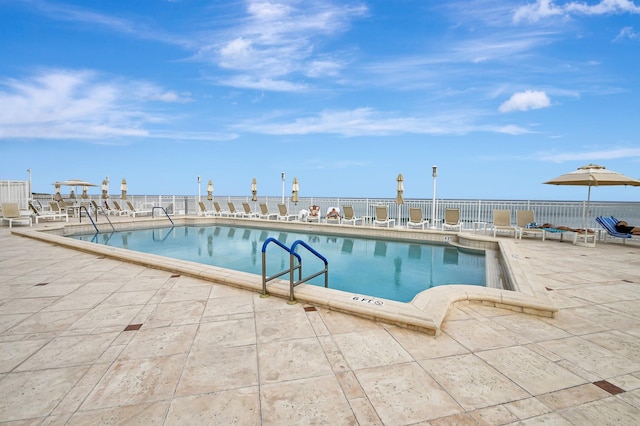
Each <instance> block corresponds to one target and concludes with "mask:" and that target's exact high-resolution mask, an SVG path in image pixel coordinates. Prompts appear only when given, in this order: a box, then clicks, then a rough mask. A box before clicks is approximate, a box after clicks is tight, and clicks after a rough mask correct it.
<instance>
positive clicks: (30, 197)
mask: <svg viewBox="0 0 640 426" xmlns="http://www.w3.org/2000/svg"><path fill="white" fill-rule="evenodd" d="M27 173H29V197H28V198H29V201H31V200H32V198H33V190H32V189H31V167H29V168H28V169H27Z"/></svg>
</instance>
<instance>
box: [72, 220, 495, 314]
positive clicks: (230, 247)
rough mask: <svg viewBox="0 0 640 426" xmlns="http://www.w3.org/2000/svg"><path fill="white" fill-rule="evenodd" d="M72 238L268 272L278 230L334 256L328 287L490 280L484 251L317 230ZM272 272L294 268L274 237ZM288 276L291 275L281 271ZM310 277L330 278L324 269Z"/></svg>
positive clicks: (368, 288) (310, 262)
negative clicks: (270, 240)
mask: <svg viewBox="0 0 640 426" xmlns="http://www.w3.org/2000/svg"><path fill="white" fill-rule="evenodd" d="M72 238H76V239H80V240H84V241H92V242H95V243H99V244H105V245H109V246H113V247H121V248H126V249H129V250H136V251H140V252H144V253H152V254H158V255H161V256H167V257H172V258H176V259H181V260H188V261H193V262H199V263H204V264H208V265H213V266H220V267H223V268H227V269H233V270H237V271H244V272H249V273H253V274H257V275H261V274H262V251H261V250H262V244H263V243H264V241H265V240H266V239H267V238H276V239H277V240H279V241H280V242H282V243H283V244H285V245H286V246H287V247H290V246H291V244H292V243H293V242H294V241H296V240H302V241H304V242H305V243H307V244H308V245H310V246H311V247H313V249H315V250H316V251H318V252H319V253H320V254H321V255H322V256H324V257H325V258H326V259H327V260H328V262H329V287H330V288H335V289H339V290H343V291H348V292H352V293H358V294H363V295H368V296H373V297H381V298H385V299H390V300H396V301H399V302H409V301H411V300H412V299H413V297H414V296H415V295H416V294H418V293H419V292H421V291H423V290H426V289H428V288H431V287H435V286H439V285H446V284H471V285H479V286H484V285H485V282H486V273H485V271H486V267H485V256H484V253H483V252H476V251H468V250H460V249H458V248H456V247H452V246H447V245H438V244H421V243H408V242H397V241H387V240H373V239H368V238H354V237H343V236H332V235H321V234H314V233H297V232H296V233H294V232H288V231H287V232H282V231H270V230H264V229H256V228H249V227H237V226H235V227H234V226H217V225H216V226H206V227H198V226H181V227H175V228H161V229H146V230H135V231H120V232H114V233H111V234H95V235H76V236H73V237H72ZM296 251H297V252H298V253H300V254H301V256H302V259H303V268H304V269H303V276H305V277H306V276H309V275H312V274H313V273H315V272H318V271H320V270H322V269H323V267H324V264H323V263H322V261H321V260H319V259H318V258H316V257H315V256H313V255H312V254H311V253H309V252H308V251H307V250H305V249H304V248H302V247H299V249H298V250H296ZM266 254H267V255H266V258H267V275H269V276H271V275H275V274H276V273H278V272H280V271H283V270H284V269H288V267H289V253H287V252H286V251H284V250H282V249H281V248H280V247H278V246H277V245H276V244H269V245H268V246H267V250H266ZM281 278H282V279H288V275H287V276H283V277H281ZM310 283H311V284H315V285H319V286H324V277H322V276H320V277H316V278H314V279H313V280H312V281H310Z"/></svg>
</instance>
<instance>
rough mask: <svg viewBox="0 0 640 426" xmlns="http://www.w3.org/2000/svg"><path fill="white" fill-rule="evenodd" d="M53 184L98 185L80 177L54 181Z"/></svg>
mask: <svg viewBox="0 0 640 426" xmlns="http://www.w3.org/2000/svg"><path fill="white" fill-rule="evenodd" d="M54 185H60V186H98V185H96V184H95V183H91V182H87V181H85V180H80V179H70V180H60V181H57V182H56V183H54Z"/></svg>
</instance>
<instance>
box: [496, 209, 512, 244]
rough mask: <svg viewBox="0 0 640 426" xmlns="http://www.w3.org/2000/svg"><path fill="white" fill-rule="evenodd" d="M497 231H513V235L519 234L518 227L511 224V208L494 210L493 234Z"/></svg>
mask: <svg viewBox="0 0 640 426" xmlns="http://www.w3.org/2000/svg"><path fill="white" fill-rule="evenodd" d="M496 232H513V237H514V238H515V237H516V236H517V230H516V227H515V226H513V225H512V224H511V211H510V210H494V211H493V236H494V237H495V236H496Z"/></svg>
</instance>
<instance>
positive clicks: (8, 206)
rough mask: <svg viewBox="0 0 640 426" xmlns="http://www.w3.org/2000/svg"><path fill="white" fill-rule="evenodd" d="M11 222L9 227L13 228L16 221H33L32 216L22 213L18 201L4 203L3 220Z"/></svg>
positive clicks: (25, 222) (29, 222) (23, 222)
mask: <svg viewBox="0 0 640 426" xmlns="http://www.w3.org/2000/svg"><path fill="white" fill-rule="evenodd" d="M5 220H6V221H7V222H9V228H11V227H12V226H13V224H14V222H15V223H22V224H27V223H28V224H29V226H32V223H31V216H22V215H21V214H20V208H19V207H18V204H17V203H2V221H1V222H4V221H5Z"/></svg>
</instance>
